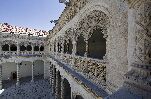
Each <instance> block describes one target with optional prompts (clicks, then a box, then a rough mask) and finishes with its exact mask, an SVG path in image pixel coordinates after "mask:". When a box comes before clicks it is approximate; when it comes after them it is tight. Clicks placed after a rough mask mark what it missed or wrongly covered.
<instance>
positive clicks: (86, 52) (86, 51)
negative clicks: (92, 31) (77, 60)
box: [84, 39, 88, 57]
mask: <svg viewBox="0 0 151 99" xmlns="http://www.w3.org/2000/svg"><path fill="white" fill-rule="evenodd" d="M85 44H86V48H85V54H84V56H85V57H87V56H88V39H86V40H85Z"/></svg>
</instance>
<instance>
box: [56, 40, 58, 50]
mask: <svg viewBox="0 0 151 99" xmlns="http://www.w3.org/2000/svg"><path fill="white" fill-rule="evenodd" d="M56 53H58V42H57V41H56Z"/></svg>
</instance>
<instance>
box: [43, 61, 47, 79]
mask: <svg viewBox="0 0 151 99" xmlns="http://www.w3.org/2000/svg"><path fill="white" fill-rule="evenodd" d="M46 64H47V62H46V61H44V79H46V78H47V77H46V76H47V74H46V67H47V66H46Z"/></svg>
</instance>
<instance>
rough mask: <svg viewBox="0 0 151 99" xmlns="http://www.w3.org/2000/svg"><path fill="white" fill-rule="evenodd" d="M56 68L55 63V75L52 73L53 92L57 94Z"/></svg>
mask: <svg viewBox="0 0 151 99" xmlns="http://www.w3.org/2000/svg"><path fill="white" fill-rule="evenodd" d="M55 75H56V69H55V66H54V65H53V75H52V94H54V95H55V91H56V90H55V86H56V76H55Z"/></svg>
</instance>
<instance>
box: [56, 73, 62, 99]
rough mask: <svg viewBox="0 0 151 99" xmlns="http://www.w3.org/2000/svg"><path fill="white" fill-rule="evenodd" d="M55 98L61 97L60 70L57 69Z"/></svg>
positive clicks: (59, 98)
mask: <svg viewBox="0 0 151 99" xmlns="http://www.w3.org/2000/svg"><path fill="white" fill-rule="evenodd" d="M56 86H57V99H61V75H60V72H59V71H57V85H56Z"/></svg>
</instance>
